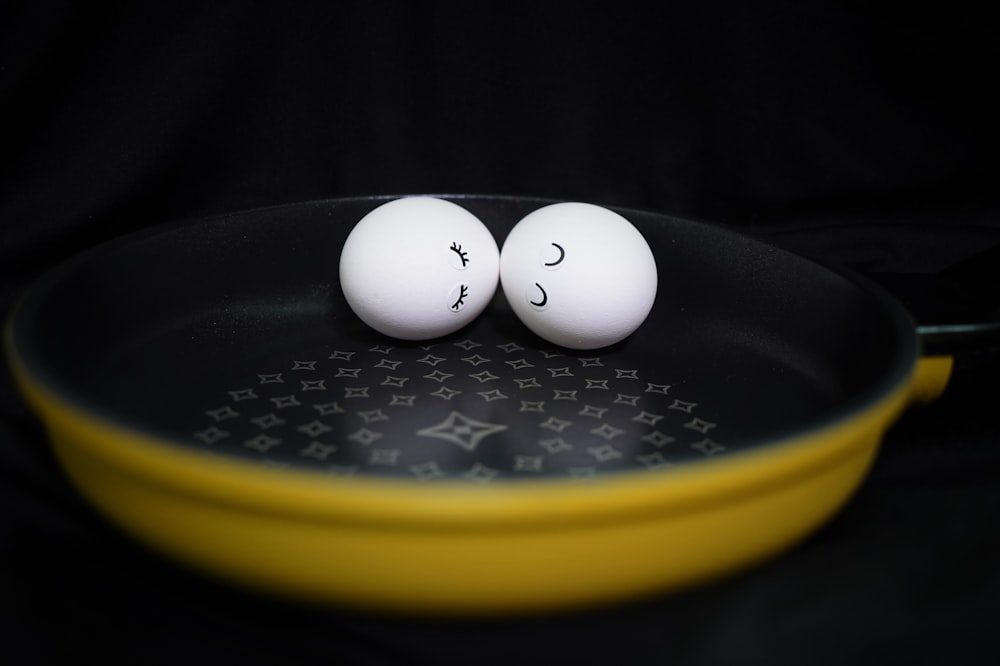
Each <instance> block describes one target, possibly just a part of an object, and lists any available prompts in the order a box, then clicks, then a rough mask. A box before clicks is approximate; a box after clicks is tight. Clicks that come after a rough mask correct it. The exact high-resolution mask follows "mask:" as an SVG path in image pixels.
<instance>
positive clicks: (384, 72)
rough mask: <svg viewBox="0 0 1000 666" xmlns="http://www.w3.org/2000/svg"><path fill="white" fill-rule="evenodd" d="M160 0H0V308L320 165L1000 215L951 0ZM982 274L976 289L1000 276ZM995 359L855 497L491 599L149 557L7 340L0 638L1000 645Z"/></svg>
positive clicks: (78, 649) (11, 648)
mask: <svg viewBox="0 0 1000 666" xmlns="http://www.w3.org/2000/svg"><path fill="white" fill-rule="evenodd" d="M140 7H141V8H140ZM151 7H152V6H147V5H140V4H139V3H135V5H134V6H133V4H132V3H122V5H121V6H114V5H110V4H98V3H66V4H64V5H59V4H51V3H44V2H37V3H36V2H32V3H27V2H12V3H5V4H4V5H3V6H2V8H0V169H2V171H0V225H2V226H0V314H3V315H4V316H5V315H6V313H7V312H8V311H9V308H10V306H11V305H12V303H13V300H14V299H15V297H16V294H17V293H18V292H19V291H20V290H21V289H22V288H23V287H24V286H25V285H26V284H27V283H28V282H29V281H30V280H31V279H32V278H34V277H36V276H38V275H39V274H40V273H42V272H44V271H45V270H46V269H48V268H50V267H51V266H53V265H54V264H55V263H57V262H59V261H60V260H62V259H64V258H66V257H68V256H70V255H72V254H74V253H76V252H78V251H80V250H83V249H85V248H87V247H90V246H92V245H94V244H96V243H99V242H101V241H103V240H106V239H109V238H112V237H115V236H117V235H120V234H122V233H125V232H128V231H131V230H135V229H138V228H142V227H146V226H149V225H152V224H157V223H161V222H167V221H171V220H176V219H180V218H192V217H198V216H201V215H206V214H210V213H216V212H226V211H232V210H238V209H244V208H252V207H257V206H263V205H271V204H279V203H286V202H291V201H298V200H306V199H316V198H327V197H337V196H354V195H366V194H404V193H488V194H515V195H539V196H546V197H554V198H564V199H572V200H580V201H588V202H592V203H598V204H608V205H621V206H628V207H634V208H645V209H653V210H659V211H663V212H667V213H672V214H675V215H682V216H692V217H698V218H703V219H707V220H711V221H715V222H721V223H725V224H729V225H733V226H736V227H739V228H742V229H745V230H746V231H748V232H751V233H755V234H760V235H764V236H767V237H771V238H773V239H774V240H775V242H779V243H782V244H785V245H788V246H790V247H793V248H795V249H800V250H803V251H807V252H809V253H811V254H815V255H818V256H820V257H822V258H824V259H828V260H832V261H836V262H841V263H844V264H846V265H848V266H851V267H854V268H858V269H861V270H864V271H905V272H918V273H935V272H938V271H941V270H944V269H947V268H948V267H950V266H953V265H955V264H956V263H957V262H960V261H962V260H964V259H966V258H969V257H971V256H974V255H975V254H976V253H977V252H980V251H982V250H985V249H987V248H989V247H992V246H994V245H996V244H997V242H998V241H1000V217H998V212H1000V191H998V188H997V182H998V178H997V176H998V175H1000V169H998V167H997V150H998V148H1000V137H998V129H997V127H998V120H997V119H998V118H1000V103H998V102H997V99H996V95H995V87H996V72H997V64H998V62H1000V58H998V55H1000V53H998V49H1000V47H998V44H1000V42H998V41H997V40H996V38H995V26H996V24H995V23H993V22H990V21H988V20H987V18H986V16H985V15H983V14H981V13H980V12H979V11H978V10H977V9H976V8H975V7H974V5H973V4H971V3H962V2H951V3H947V4H945V5H943V6H942V5H934V6H933V7H931V6H928V5H925V4H920V3H902V2H899V3H881V2H880V3H823V2H819V3H802V4H801V5H800V4H799V3H790V2H788V3H784V2H765V3H736V2H728V3H723V2H705V3H694V2H690V3H683V4H678V3H664V4H662V5H660V6H653V7H644V8H640V6H639V5H632V4H630V3H626V2H617V3H604V4H602V5H601V6H600V7H599V8H594V7H592V6H591V5H586V4H578V3H534V4H527V5H523V6H521V5H519V4H518V3H509V2H505V3H499V2H498V3H491V2H479V3H455V4H444V3H402V2H400V3H382V2H339V3H338V2H331V3H312V4H306V3H294V2H288V3H273V4H269V3H255V4H252V5H251V4H250V3H245V4H244V3H235V2H213V3H192V4H189V3H174V4H170V5H164V6H163V7H162V8H158V9H152V8H151ZM333 258H334V250H331V260H333ZM165 279H169V276H165ZM789 279H793V278H792V276H790V278H789ZM979 280H980V281H979V283H978V285H977V286H978V287H980V289H977V292H982V293H983V294H985V298H987V299H989V298H990V297H991V296H992V293H991V292H994V290H993V289H992V287H994V286H997V284H998V281H997V279H996V273H994V274H993V275H986V276H983V277H980V278H979ZM982 287H986V288H985V289H982ZM991 303H992V307H994V308H995V307H996V300H995V296H993V300H992V301H991ZM976 304H977V303H972V305H976ZM985 305H990V303H985ZM67 334H70V333H69V332H68V333H67ZM998 369H1000V350H998V348H997V347H996V346H993V347H988V346H987V347H985V348H982V349H980V350H978V351H971V352H965V353H963V354H961V355H960V356H959V357H958V369H957V372H956V375H955V378H954V381H953V383H952V386H951V387H950V389H949V390H948V391H947V392H946V394H945V395H944V396H943V397H942V398H941V399H940V400H939V401H938V402H936V403H934V404H932V405H929V406H926V407H920V408H914V409H912V410H911V411H909V412H908V413H907V414H905V415H904V417H903V418H902V420H901V421H900V422H899V423H898V424H897V425H896V426H895V427H894V428H893V429H892V430H891V431H890V432H889V434H888V435H887V437H886V442H885V447H884V450H883V452H882V454H881V456H880V458H879V460H878V463H877V465H876V467H875V469H874V470H873V472H872V474H871V476H870V478H869V479H868V481H867V482H866V484H865V485H864V487H863V488H862V490H861V491H860V492H859V494H858V495H857V496H856V498H855V499H854V500H853V502H852V503H851V504H850V505H849V506H848V507H847V509H846V510H845V511H844V512H843V513H842V514H841V515H840V516H838V517H837V518H836V519H835V520H834V521H833V522H832V523H830V524H829V525H828V526H826V527H825V528H823V530H821V531H820V532H819V533H818V534H817V535H816V536H814V537H813V538H812V539H810V540H809V541H807V542H806V543H804V544H802V545H801V546H799V547H797V548H795V549H794V550H793V551H792V552H790V553H788V554H786V555H784V556H782V557H780V558H778V559H776V560H774V561H772V562H770V563H768V564H765V565H763V566H761V567H759V568H757V569H754V570H752V571H750V572H747V573H745V574H741V575H738V576H735V577H733V578H730V579H727V580H725V581H721V582H719V583H716V584H712V585H709V586H706V587H703V588H699V589H695V590H690V591H688V592H684V593H680V594H676V595H671V596H667V597H663V598H656V599H652V600H648V601H643V602H640V603H636V604H632V605H628V606H625V607H619V608H611V609H597V610H594V611H590V612H585V613H574V614H563V615H558V616H552V617H540V618H530V619H523V618H522V619H510V620H504V621H491V622H485V623H484V622H475V623H468V622H458V621H454V622H437V621H433V622H432V621H415V620H400V619H390V618H374V617H366V616H362V615H357V614H352V613H348V612H337V611H329V610H320V609H310V608H301V607H296V606H289V605H285V604H281V603H278V602H274V601H271V600H266V599H258V598H254V597H251V596H247V595H245V594H243V593H241V592H239V591H235V590H231V589H228V588H223V587H219V586H217V585H215V584H214V583H212V582H210V581H205V580H202V579H200V578H198V577H197V576H195V575H193V574H190V573H188V572H186V571H183V570H180V569H177V568H175V567H174V566H172V565H170V564H168V563H165V562H163V561H161V560H160V559H159V558H158V557H157V556H155V555H153V554H150V553H148V552H146V551H145V550H142V549H141V548H139V547H138V546H135V545H133V544H132V543H131V542H130V541H128V540H127V539H125V538H124V537H122V536H120V535H118V533H116V532H115V531H114V530H112V529H111V528H109V527H108V526H106V525H105V524H104V523H103V522H102V520H101V519H100V518H99V517H97V516H95V515H94V514H92V513H91V512H90V510H89V509H88V508H87V506H86V505H84V504H83V503H82V502H81V501H80V500H79V499H78V498H77V496H76V495H75V494H74V493H73V491H72V489H71V488H70V487H69V486H68V484H67V483H66V481H65V480H64V479H63V477H62V475H61V473H60V472H59V470H58V468H57V467H56V465H55V463H54V462H53V460H52V459H51V457H50V454H49V452H48V450H47V448H46V445H45V440H44V437H43V435H42V433H41V431H40V427H39V426H38V424H37V422H36V421H35V420H34V418H33V417H32V416H31V415H30V414H29V412H28V411H27V409H26V408H25V407H24V405H23V404H22V403H21V402H20V400H19V398H18V397H17V396H16V394H15V392H14V389H13V387H12V386H11V384H10V381H9V379H8V377H7V373H6V371H4V372H3V373H2V376H3V378H2V380H0V410H2V412H0V417H2V421H0V613H2V615H0V651H5V652H6V655H10V658H9V659H6V658H5V659H3V660H4V661H5V662H6V663H11V664H33V663H68V662H69V661H70V660H74V661H76V660H77V659H82V658H86V657H94V658H98V659H101V660H102V661H103V662H104V663H130V664H146V663H151V664H180V663H185V664H186V663H198V662H200V661H201V660H202V659H205V658H207V659H211V660H213V661H218V662H225V663H243V664H271V663H281V664H286V663H287V664H292V663H296V664H299V663H310V664H311V663H338V664H354V663H359V664H382V663H386V664H393V663H401V664H409V663H436V664H459V663H462V664H465V663H491V664H493V663H496V664H500V663H512V662H514V663H516V662H518V661H525V660H530V661H531V662H533V663H574V664H591V663H592V664H603V663H618V664H626V663H627V664H632V663H635V664H639V663H658V664H666V663H670V664H732V663H760V664H785V663H787V664H826V663H831V664H835V663H852V664H860V663H942V662H947V663H996V660H997V659H1000V654H998V653H1000V638H998V636H997V633H998V631H1000V574H998V573H997V570H998V568H1000V567H998V562H1000V534H998V522H1000V521H998V518H1000V491H998V489H997V486H998V482H1000V446H998V439H1000V438H998V435H1000V429H998V427H997V419H996V410H997V406H998V404H1000V400H998V395H997V390H996V380H995V376H996V372H997V370H998ZM618 565H619V566H627V563H618ZM6 655H5V657H6Z"/></svg>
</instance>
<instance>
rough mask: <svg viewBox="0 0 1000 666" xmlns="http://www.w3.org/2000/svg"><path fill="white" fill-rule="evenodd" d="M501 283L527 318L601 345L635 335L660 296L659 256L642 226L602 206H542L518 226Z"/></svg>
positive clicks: (567, 337)
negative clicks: (643, 233) (643, 234)
mask: <svg viewBox="0 0 1000 666" xmlns="http://www.w3.org/2000/svg"><path fill="white" fill-rule="evenodd" d="M500 282H501V284H502V285H503V292H504V295H505V296H506V297H507V300H508V301H509V302H510V306H511V308H512V309H513V310H514V313H515V314H516V315H517V316H518V318H519V319H520V320H521V321H522V322H524V324H525V325H526V326H527V327H528V328H530V329H531V330H532V331H534V332H535V333H536V334H537V335H539V336H541V337H542V338H545V339H546V340H548V341H549V342H552V343H554V344H557V345H560V346H562V347H567V348H570V349H597V348H600V347H606V346H608V345H612V344H615V343H616V342H620V341H621V340H624V339H625V338H627V337H628V336H629V335H631V334H632V333H633V332H634V331H635V330H636V329H637V328H638V327H639V326H640V325H641V324H642V323H643V321H645V320H646V317H647V316H648V315H649V312H650V310H651V309H652V307H653V301H654V299H655V298H656V285H657V273H656V261H655V259H654V258H653V252H652V251H651V250H650V248H649V244H648V243H646V239H645V238H643V236H642V234H641V233H640V232H639V230H638V229H636V228H635V226H634V225H633V224H632V223H631V222H629V221H628V220H626V219H625V218H624V217H622V216H621V215H619V214H617V213H615V212H613V211H610V210H608V209H606V208H602V207H600V206H595V205H593V204H586V203H576V202H566V203H557V204H552V205H549V206H545V207H543V208H540V209H538V210H536V211H534V212H532V213H530V214H529V215H527V216H525V217H524V218H523V219H522V220H521V221H520V222H518V223H517V225H516V226H515V227H514V228H513V229H512V230H511V231H510V234H509V235H508V236H507V239H506V240H505V241H504V243H503V249H502V250H501V252H500Z"/></svg>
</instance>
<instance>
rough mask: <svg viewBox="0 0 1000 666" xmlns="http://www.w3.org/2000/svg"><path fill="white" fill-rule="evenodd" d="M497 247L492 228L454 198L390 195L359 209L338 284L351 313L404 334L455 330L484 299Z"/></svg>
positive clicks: (424, 336) (417, 336) (490, 290)
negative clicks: (366, 209)
mask: <svg viewBox="0 0 1000 666" xmlns="http://www.w3.org/2000/svg"><path fill="white" fill-rule="evenodd" d="M499 262H500V253H499V248H498V246H497V243H496V240H495V239H494V238H493V234H492V233H491V232H490V230H489V229H488V228H487V227H486V225H484V224H483V223H482V221H480V220H479V218H477V217H476V216H475V215H473V214H472V213H470V212H469V211H468V210H466V209H465V208H463V207H462V206H459V205H458V204H455V203H452V202H450V201H446V200H444V199H439V198H436V197H427V196H414V197H403V198H400V199H394V200H392V201H389V202H387V203H384V204H382V205H380V206H378V207H377V208H375V209H374V210H372V211H371V212H369V213H368V214H367V215H365V216H364V217H363V218H362V219H361V220H359V221H358V223H357V224H356V225H355V226H354V228H353V229H352V230H351V232H350V234H349V235H348V237H347V240H346V241H345V242H344V246H343V249H342V250H341V253H340V286H341V289H342V290H343V292H344V297H345V298H346V300H347V303H348V305H349V306H350V307H351V309H352V310H353V311H354V313H355V314H356V315H357V316H358V317H359V318H360V319H361V320H362V321H364V322H365V323H366V324H368V325H369V326H371V327H372V328H373V329H375V330H377V331H379V332H380V333H384V334H385V335H388V336H391V337H394V338H399V339H402V340H429V339H432V338H437V337H441V336H443V335H447V334H449V333H452V332H454V331H457V330H459V329H460V328H462V327H464V326H465V325H467V324H469V323H470V322H471V321H472V320H473V319H475V318H476V317H477V316H479V314H481V313H482V311H483V310H484V309H485V308H486V306H487V305H488V304H489V302H490V300H491V299H492V298H493V295H494V294H495V292H496V289H497V284H498V282H499Z"/></svg>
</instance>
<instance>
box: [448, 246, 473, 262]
mask: <svg viewBox="0 0 1000 666" xmlns="http://www.w3.org/2000/svg"><path fill="white" fill-rule="evenodd" d="M448 249H449V250H451V251H452V252H454V253H455V254H457V255H458V258H459V259H460V260H461V262H462V268H465V267H466V266H468V265H469V253H468V252H465V251H464V250H462V246H461V245H459V244H458V243H452V244H451V247H449V248H448Z"/></svg>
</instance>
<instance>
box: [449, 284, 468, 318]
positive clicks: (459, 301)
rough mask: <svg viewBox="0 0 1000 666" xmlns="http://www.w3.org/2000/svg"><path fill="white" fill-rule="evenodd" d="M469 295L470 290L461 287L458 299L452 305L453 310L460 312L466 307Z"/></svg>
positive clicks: (464, 286)
mask: <svg viewBox="0 0 1000 666" xmlns="http://www.w3.org/2000/svg"><path fill="white" fill-rule="evenodd" d="M468 295H469V288H468V287H467V286H466V285H464V284H463V285H460V286H459V288H458V299H457V300H456V301H455V302H454V303H452V304H451V309H452V310H454V311H455V312H458V311H459V310H461V309H462V306H464V305H465V297H466V296H468Z"/></svg>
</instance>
